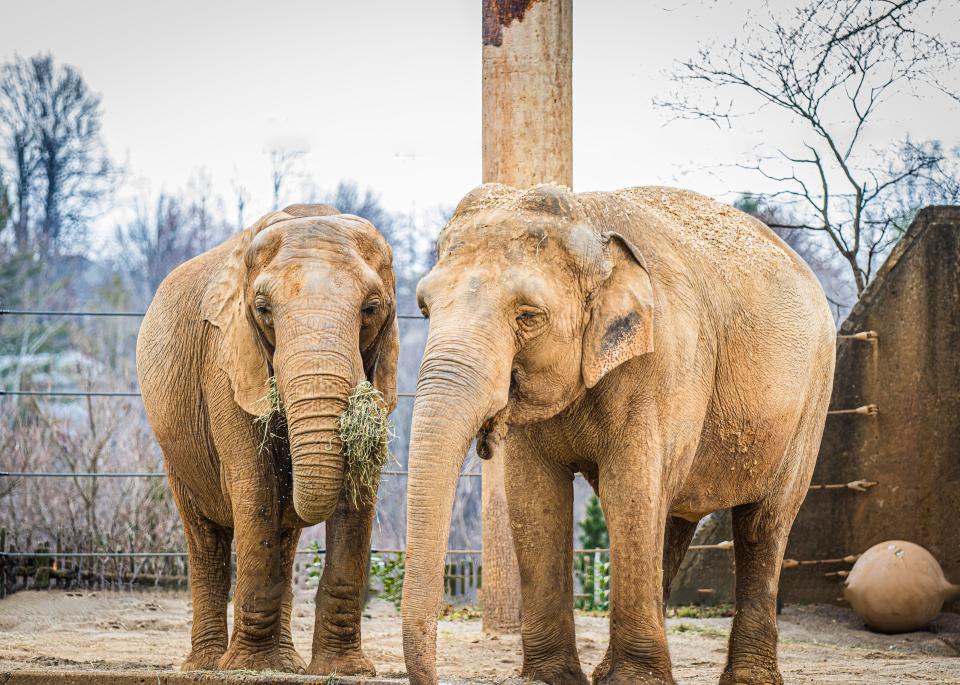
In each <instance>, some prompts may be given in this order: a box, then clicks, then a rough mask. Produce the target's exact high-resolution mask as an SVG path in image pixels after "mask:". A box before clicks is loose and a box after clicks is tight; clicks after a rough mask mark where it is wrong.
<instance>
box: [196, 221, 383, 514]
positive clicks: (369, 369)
mask: <svg viewBox="0 0 960 685" xmlns="http://www.w3.org/2000/svg"><path fill="white" fill-rule="evenodd" d="M391 262H392V254H391V251H390V247H389V245H387V243H386V241H385V240H384V239H383V237H382V236H381V235H380V234H379V233H378V232H377V230H376V229H375V228H374V227H373V225H372V224H370V223H369V222H367V221H365V220H363V219H361V218H359V217H356V216H351V215H341V214H338V212H337V210H336V209H334V208H333V207H329V206H327V205H293V206H291V207H287V208H286V209H284V210H283V211H279V212H272V213H270V214H267V215H266V216H264V217H263V218H262V219H260V220H259V221H258V222H257V223H256V224H254V225H253V226H252V227H250V228H248V229H246V230H245V231H243V232H242V233H241V234H240V235H239V236H236V237H235V238H234V239H233V244H232V250H230V251H229V253H228V254H226V256H225V259H224V261H223V263H222V265H220V267H219V269H218V271H217V273H215V274H214V275H213V276H212V278H211V280H210V281H209V284H208V286H207V289H206V292H205V293H204V295H203V300H202V314H203V317H204V318H205V319H206V320H207V321H209V322H210V323H211V324H212V325H213V326H214V327H216V328H217V329H219V331H220V334H221V335H222V343H221V348H220V357H219V359H218V364H219V366H220V368H221V369H222V370H223V371H224V372H225V373H226V375H227V377H228V378H229V380H230V386H231V389H232V390H233V398H234V400H235V401H236V403H237V405H239V406H240V407H241V408H242V409H243V411H245V412H246V413H248V414H250V415H251V421H252V420H253V417H256V416H259V415H261V414H263V413H264V411H265V410H267V409H268V408H269V403H267V402H265V400H264V398H265V397H267V396H268V395H270V393H271V377H273V378H274V379H275V382H276V389H277V391H278V392H279V395H280V399H281V401H282V405H283V408H284V411H285V413H286V420H287V429H288V437H289V447H290V456H291V461H292V466H293V506H294V509H295V510H296V513H297V515H298V516H299V517H300V518H301V519H302V520H303V521H304V522H305V523H307V524H313V523H318V522H320V521H323V520H325V519H327V518H328V517H329V516H330V515H331V514H332V512H333V510H334V508H335V507H336V502H337V498H338V496H339V493H340V489H341V484H342V480H343V468H344V466H343V464H344V459H343V454H342V449H341V444H340V435H339V430H338V421H339V417H340V415H341V414H342V413H343V411H344V409H346V407H347V401H348V397H349V394H350V392H351V390H352V389H353V388H354V387H355V386H356V385H357V384H358V383H359V382H361V381H363V380H364V379H366V380H369V381H370V382H372V383H373V384H374V385H375V386H376V388H377V389H378V390H379V391H380V392H381V393H382V394H383V398H384V402H385V404H386V409H387V411H390V410H392V409H393V407H394V405H395V404H396V397H397V388H396V366H397V353H398V350H399V342H398V331H397V320H396V295H395V283H394V275H393V269H392V266H391ZM265 404H267V405H268V406H266V407H265V406H264V405H265Z"/></svg>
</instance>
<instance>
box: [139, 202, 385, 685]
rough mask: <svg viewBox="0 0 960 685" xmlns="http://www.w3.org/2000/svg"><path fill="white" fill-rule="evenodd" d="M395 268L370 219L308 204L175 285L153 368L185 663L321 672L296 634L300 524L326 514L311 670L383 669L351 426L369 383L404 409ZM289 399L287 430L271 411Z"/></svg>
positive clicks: (178, 276) (145, 385) (148, 364)
mask: <svg viewBox="0 0 960 685" xmlns="http://www.w3.org/2000/svg"><path fill="white" fill-rule="evenodd" d="M391 262H392V255H391V251H390V247H389V246H388V245H387V243H386V241H385V240H384V239H383V237H382V236H381V235H380V234H379V233H378V232H377V230H376V229H375V228H374V227H373V226H372V225H371V224H370V223H368V222H367V221H365V220H363V219H360V218H359V217H355V216H350V215H341V214H338V212H337V210H336V209H334V208H332V207H329V206H327V205H293V206H291V207H287V208H286V209H284V210H283V211H277V212H272V213H270V214H267V215H266V216H264V217H263V218H261V219H260V220H259V221H258V222H256V224H254V225H253V226H252V227H251V228H248V229H246V230H245V231H243V232H241V233H240V234H238V235H236V236H234V237H233V238H231V239H230V240H228V241H226V242H225V243H223V244H221V245H219V246H218V247H215V248H213V249H211V250H210V251H208V252H206V253H204V254H202V255H200V256H198V257H196V258H194V259H191V260H190V261H188V262H186V263H185V264H183V265H182V266H180V267H178V268H177V269H175V270H174V271H173V272H172V273H171V274H170V275H169V276H168V277H167V278H166V279H165V280H164V281H163V283H162V284H161V285H160V287H159V289H158V290H157V294H156V297H155V298H154V300H153V303H152V304H151V305H150V308H149V310H148V311H147V314H146V318H145V319H144V321H143V325H142V326H141V328H140V335H139V339H138V341H137V372H138V375H139V378H140V389H141V392H142V394H143V401H144V405H145V406H146V409H147V416H148V418H149V420H150V424H151V425H152V427H153V429H154V432H155V433H156V435H157V439H158V441H159V443H160V446H161V448H162V450H163V457H164V463H165V466H166V470H167V475H168V478H169V481H170V488H171V491H172V492H173V497H174V499H175V501H176V503H177V507H178V508H179V510H180V516H181V518H182V520H183V525H184V528H185V531H186V538H187V544H188V552H189V555H190V586H191V591H192V595H193V630H192V650H191V652H190V655H189V656H188V657H187V659H186V661H185V663H184V664H183V668H184V670H190V669H209V668H223V669H252V670H266V669H271V670H283V671H303V670H304V668H305V664H304V662H303V660H302V659H301V658H300V657H299V656H298V655H297V652H296V651H295V650H294V647H293V643H292V641H291V635H290V612H291V603H292V587H291V574H292V566H293V561H294V553H295V551H296V548H297V541H298V539H299V537H300V529H301V528H303V527H304V526H309V525H313V524H315V523H319V522H321V521H326V525H327V528H326V549H327V551H326V566H325V569H324V571H323V577H322V579H321V581H320V585H319V587H318V589H317V609H316V627H315V631H314V637H313V659H312V661H311V663H310V665H309V667H306V669H307V671H308V672H310V673H331V672H337V673H341V674H346V673H374V672H375V671H374V667H373V665H372V663H371V662H370V660H369V659H368V658H367V657H366V656H365V655H364V653H363V651H362V649H361V645H360V613H361V609H362V603H363V596H364V592H365V590H366V573H367V558H368V554H369V548H370V532H371V525H372V516H373V505H372V503H370V501H369V500H370V499H372V498H371V497H366V498H361V499H360V500H357V499H356V498H355V497H348V496H347V495H346V494H345V490H344V488H343V487H342V483H343V480H344V468H345V467H344V455H343V449H342V447H343V446H342V444H341V439H340V434H339V432H338V422H339V418H340V416H341V415H342V413H343V412H344V410H345V408H346V407H347V404H348V396H349V395H350V393H351V391H352V389H353V388H355V386H357V385H358V384H360V383H361V382H362V381H364V380H368V381H370V382H372V383H373V385H374V386H375V387H376V388H377V389H378V390H379V391H380V393H382V396H383V399H382V402H383V405H384V406H382V407H381V411H382V410H386V411H389V410H391V409H393V406H394V405H395V403H396V396H397V392H396V371H397V367H396V364H397V352H398V349H399V345H398V331H397V322H396V306H395V302H396V295H395V281H394V275H393V269H392V264H391ZM274 404H276V405H277V406H281V407H282V408H283V414H282V416H283V417H284V418H285V421H282V420H276V421H275V420H274V419H271V418H270V412H271V411H273V410H274V409H275V407H273V405H274ZM264 415H266V419H267V420H266V422H263V421H258V419H257V417H261V419H263V417H264ZM373 495H374V497H375V492H374V493H373ZM355 502H358V503H356V504H355ZM231 540H234V541H235V542H236V565H237V578H236V590H235V594H234V628H233V634H232V636H231V639H230V642H229V646H228V644H227V595H228V592H229V590H230V576H231V563H230V554H231Z"/></svg>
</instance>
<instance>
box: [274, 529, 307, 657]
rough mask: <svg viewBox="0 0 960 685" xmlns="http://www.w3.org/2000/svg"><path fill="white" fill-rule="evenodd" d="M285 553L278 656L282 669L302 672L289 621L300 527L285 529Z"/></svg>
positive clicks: (291, 611)
mask: <svg viewBox="0 0 960 685" xmlns="http://www.w3.org/2000/svg"><path fill="white" fill-rule="evenodd" d="M284 535H285V536H286V538H287V539H286V541H285V542H286V550H287V553H286V555H285V556H284V558H283V567H282V568H281V569H280V572H281V573H282V574H283V576H284V577H285V578H286V579H287V589H286V591H285V592H284V593H283V603H282V604H281V606H280V658H281V659H282V660H283V663H284V669H283V670H284V671H289V672H290V673H303V671H304V670H305V669H306V668H307V664H306V663H304V661H303V659H302V658H301V657H300V655H299V654H298V653H297V650H296V648H295V647H294V646H293V633H292V631H291V625H290V624H291V621H292V619H293V563H294V561H295V560H296V554H297V543H298V542H300V529H299V528H294V529H292V530H285V531H284Z"/></svg>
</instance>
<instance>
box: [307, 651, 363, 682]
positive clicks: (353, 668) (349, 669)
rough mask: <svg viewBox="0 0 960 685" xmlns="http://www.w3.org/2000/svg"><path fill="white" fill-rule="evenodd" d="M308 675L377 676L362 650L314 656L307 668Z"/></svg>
mask: <svg viewBox="0 0 960 685" xmlns="http://www.w3.org/2000/svg"><path fill="white" fill-rule="evenodd" d="M307 673H308V674H309V675H332V674H337V675H369V676H374V675H377V669H376V668H375V667H374V665H373V662H372V661H370V659H368V658H367V655H366V654H364V653H363V650H362V649H356V650H351V651H349V652H344V653H342V654H336V655H332V654H314V655H313V660H312V661H311V662H310V665H309V666H307Z"/></svg>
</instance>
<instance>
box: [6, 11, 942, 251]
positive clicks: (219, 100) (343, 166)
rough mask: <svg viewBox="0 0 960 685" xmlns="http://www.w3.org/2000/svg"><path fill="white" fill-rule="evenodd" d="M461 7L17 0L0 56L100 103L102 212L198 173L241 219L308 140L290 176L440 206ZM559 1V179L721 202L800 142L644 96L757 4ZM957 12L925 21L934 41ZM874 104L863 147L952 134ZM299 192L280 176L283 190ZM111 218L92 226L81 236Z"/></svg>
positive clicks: (475, 172) (914, 109)
mask: <svg viewBox="0 0 960 685" xmlns="http://www.w3.org/2000/svg"><path fill="white" fill-rule="evenodd" d="M957 5H960V3H957ZM480 6H481V3H480V0H412V1H406V2H397V1H391V0H367V1H366V2H330V1H326V0H311V1H304V2H250V1H242V0H232V1H230V2H225V1H211V0H191V1H189V2H184V1H182V0H165V1H164V2H152V3H145V2H135V1H131V0H97V2H77V1H76V0H69V1H66V0H65V1H58V2H54V1H50V0H29V1H22V2H16V3H7V6H6V7H5V9H4V11H3V21H2V23H0V59H3V60H7V59H9V58H11V57H12V56H13V55H14V53H19V54H21V55H24V56H28V55H32V54H35V53H37V52H40V51H50V52H52V53H53V54H54V55H55V57H56V58H57V60H58V61H61V62H66V63H70V64H73V65H75V66H76V67H78V68H79V69H80V70H81V71H82V72H83V75H84V76H85V78H86V80H87V82H88V83H89V85H90V86H91V88H92V89H94V90H95V91H97V92H99V93H101V94H102V96H103V110H104V121H103V132H104V136H105V140H106V143H107V145H108V148H109V151H110V154H111V155H112V157H113V158H114V159H115V160H117V161H120V162H125V163H126V164H127V166H128V170H129V180H128V182H127V184H126V186H125V188H124V189H123V193H122V194H121V196H120V198H119V200H118V202H120V203H121V204H122V203H125V202H126V203H128V202H129V200H130V198H131V197H133V196H136V195H138V194H139V195H143V194H144V193H153V194H156V193H157V192H159V191H160V190H166V191H177V190H179V189H181V188H184V187H185V186H186V183H187V180H188V179H189V178H190V176H191V175H192V174H194V173H195V172H196V170H197V169H199V168H204V169H205V170H206V171H207V173H208V174H209V175H210V177H211V178H212V181H213V186H214V191H215V193H217V194H219V195H222V196H224V197H225V198H227V201H228V202H231V201H230V200H229V199H228V198H229V196H230V194H231V187H232V184H233V183H234V182H239V183H242V184H243V185H244V186H246V187H247V188H248V189H249V190H250V192H251V194H252V201H251V202H250V204H249V207H250V213H249V215H248V218H252V216H253V215H254V214H256V215H259V214H260V213H262V212H263V211H265V210H267V209H269V203H270V182H269V162H268V158H267V155H266V154H265V151H266V150H267V149H268V148H269V147H270V146H272V145H275V144H278V143H279V144H284V145H288V146H301V147H304V148H307V149H309V154H308V155H307V156H306V158H305V159H304V160H303V163H302V166H301V169H302V170H303V171H304V172H305V173H308V174H309V176H310V177H311V179H312V181H313V182H314V183H315V184H316V185H318V186H319V187H321V188H329V187H331V186H333V185H335V184H336V182H337V181H338V180H339V179H345V178H348V179H355V180H356V181H358V182H359V183H360V184H361V185H362V186H370V187H372V188H375V189H376V190H377V191H378V192H380V193H381V195H382V198H383V201H384V203H385V204H386V205H387V206H388V207H389V208H391V209H395V210H404V211H409V210H411V209H414V208H417V209H421V210H423V209H426V208H430V207H433V206H435V205H437V204H445V205H452V204H454V203H456V201H457V200H458V199H459V198H460V197H461V196H462V195H463V194H464V193H465V192H466V191H467V190H468V189H470V188H471V187H472V186H474V185H475V184H477V183H478V182H479V180H480V115H481V112H480V52H481V43H480ZM574 6H575V8H574V185H575V187H576V188H577V189H578V190H595V189H611V188H617V187H623V186H628V185H638V184H651V183H670V184H679V185H684V186H688V187H691V188H694V189H697V190H701V191H704V192H708V193H710V194H714V195H718V196H722V194H723V193H729V191H732V190H739V189H745V188H749V187H755V186H756V185H757V184H756V182H755V181H754V180H753V177H749V176H744V173H745V172H735V171H733V170H730V169H726V168H723V167H722V165H725V164H732V163H735V162H741V161H745V160H747V159H750V158H751V155H753V156H754V157H755V155H756V154H758V153H757V152H756V151H757V150H758V149H760V147H762V146H768V147H769V146H771V145H784V144H790V143H795V142H797V141H799V140H801V139H802V136H801V129H800V128H799V127H798V126H791V125H785V124H784V123H782V121H783V120H782V119H779V118H778V119H772V118H771V116H772V114H773V113H769V114H767V113H761V114H760V115H759V116H758V117H756V118H753V119H751V120H750V123H749V124H745V125H742V126H740V125H738V126H737V127H735V128H734V129H733V130H732V131H726V130H718V129H717V128H715V127H714V126H712V125H710V124H706V123H690V122H674V123H671V124H669V125H667V119H668V116H667V115H666V113H664V112H663V111H658V110H656V109H655V108H654V107H653V106H652V104H651V100H652V98H653V97H654V96H656V95H658V94H660V93H662V92H664V91H666V90H668V89H669V88H670V83H669V81H668V80H667V78H666V75H665V71H666V70H668V69H669V68H670V67H671V65H672V64H673V63H674V62H675V60H678V59H682V58H685V57H688V56H690V55H692V54H693V52H694V51H695V49H696V47H697V45H698V43H699V42H701V41H706V40H723V39H725V38H727V37H729V36H733V35H737V34H740V33H741V32H743V30H744V23H745V22H746V21H747V18H748V14H747V13H748V11H749V10H750V9H751V8H756V7H758V6H759V3H758V2H755V1H746V0H744V1H737V2H732V1H731V2H709V1H703V2H698V1H696V0H688V1H687V2H684V1H683V0H655V1H653V2H641V1H638V0H607V1H604V2H601V1H599V0H590V1H587V0H574ZM958 15H960V12H958V11H954V10H948V11H947V12H946V13H945V14H944V16H943V17H942V18H941V19H940V21H941V23H942V26H943V30H944V31H945V32H947V33H948V34H950V35H952V37H954V38H956V37H960V30H958V18H960V17H958ZM886 114H887V116H886V117H885V119H884V120H883V121H882V122H878V124H877V125H875V126H874V127H873V128H871V129H870V130H869V131H868V132H867V133H868V136H869V137H870V139H871V140H874V141H877V142H878V143H880V142H884V143H885V142H887V141H889V140H891V139H892V138H897V137H901V136H902V135H904V134H905V133H910V134H911V135H913V137H915V138H927V137H938V138H942V139H944V140H945V141H946V142H948V143H951V144H954V143H956V142H958V139H960V130H958V129H960V127H958V126H957V121H958V120H960V112H958V111H957V109H956V108H951V107H950V106H949V105H948V103H947V101H946V99H943V98H941V99H936V98H931V99H928V100H927V101H926V102H925V103H924V104H923V105H922V106H919V107H918V106H916V104H915V103H914V102H913V101H910V100H909V99H907V98H906V97H904V98H900V99H898V100H897V101H895V102H892V103H890V106H889V107H888V109H887V110H886ZM777 116H778V117H779V115H777ZM778 122H779V123H778ZM758 146H759V147H758ZM305 192H306V189H302V188H299V187H297V184H294V185H293V186H291V188H290V192H289V193H288V196H287V198H286V200H289V201H294V200H296V199H298V195H299V194H302V193H305ZM727 197H730V195H729V194H728V195H727ZM228 211H230V212H232V209H230V210H228ZM231 215H232V214H231ZM116 216H117V215H116V214H114V215H112V216H111V217H108V218H106V219H104V220H103V221H101V225H100V231H99V232H100V233H101V235H102V234H103V232H104V231H105V230H106V228H107V224H109V223H111V222H113V221H115V220H116Z"/></svg>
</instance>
